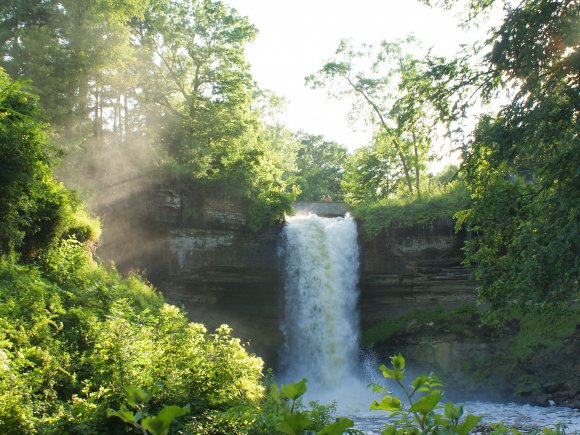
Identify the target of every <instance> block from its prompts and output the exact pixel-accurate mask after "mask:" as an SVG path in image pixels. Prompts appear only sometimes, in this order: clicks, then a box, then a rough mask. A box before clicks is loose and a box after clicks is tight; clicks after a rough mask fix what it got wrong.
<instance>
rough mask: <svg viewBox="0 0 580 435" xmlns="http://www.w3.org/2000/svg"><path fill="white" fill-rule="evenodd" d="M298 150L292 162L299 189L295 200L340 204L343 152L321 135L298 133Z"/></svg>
mask: <svg viewBox="0 0 580 435" xmlns="http://www.w3.org/2000/svg"><path fill="white" fill-rule="evenodd" d="M298 138H299V139H300V144H301V145H300V148H299V149H298V156H297V160H296V165H297V175H296V177H295V179H294V180H293V181H294V182H295V183H296V184H297V185H298V186H299V187H300V195H299V196H298V198H297V199H298V200H299V201H320V200H332V201H341V200H342V199H343V193H342V190H341V181H342V176H343V171H344V167H345V164H346V162H347V153H346V149H345V148H344V147H342V146H340V145H338V144H337V143H335V142H328V141H326V140H324V138H323V137H322V136H313V135H309V134H306V133H299V136H298Z"/></svg>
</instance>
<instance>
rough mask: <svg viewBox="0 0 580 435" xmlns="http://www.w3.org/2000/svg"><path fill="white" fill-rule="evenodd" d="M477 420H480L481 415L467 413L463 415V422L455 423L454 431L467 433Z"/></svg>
mask: <svg viewBox="0 0 580 435" xmlns="http://www.w3.org/2000/svg"><path fill="white" fill-rule="evenodd" d="M479 420H481V416H479V415H471V414H469V415H467V416H466V417H465V420H464V421H463V423H461V424H460V425H457V427H456V428H455V432H457V433H458V434H459V435H467V434H468V433H469V432H470V431H471V429H473V428H474V427H475V426H476V425H477V423H479Z"/></svg>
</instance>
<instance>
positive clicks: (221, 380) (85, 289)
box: [0, 239, 263, 433]
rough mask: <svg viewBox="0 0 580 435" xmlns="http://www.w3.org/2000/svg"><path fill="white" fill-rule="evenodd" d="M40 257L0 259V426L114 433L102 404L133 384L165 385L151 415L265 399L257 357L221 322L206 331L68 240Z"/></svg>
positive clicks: (118, 425) (120, 397) (117, 399)
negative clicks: (29, 261) (178, 406)
mask: <svg viewBox="0 0 580 435" xmlns="http://www.w3.org/2000/svg"><path fill="white" fill-rule="evenodd" d="M83 252H84V254H85V255H84V256H83V255H82V253H83ZM43 264H44V269H42V268H39V267H38V266H33V265H28V266H22V265H18V264H16V263H15V262H14V260H13V259H10V258H7V257H3V258H2V260H1V261H0V370H2V376H1V377H0V404H1V405H2V406H0V428H1V429H2V431H3V433H22V432H26V433H35V432H42V433H63V432H64V433H104V432H106V433H117V432H120V431H122V422H120V421H119V422H117V421H113V420H111V419H108V418H107V416H106V411H107V409H108V408H115V409H118V408H119V407H120V406H121V404H123V403H124V401H125V389H124V387H125V386H126V385H130V384H132V385H140V386H142V387H143V388H145V389H152V388H154V387H155V386H156V385H157V384H158V383H161V384H162V385H163V386H162V388H161V389H160V390H159V391H158V392H157V394H156V395H155V397H154V398H153V399H152V400H151V401H150V403H149V406H150V409H151V413H156V412H158V411H160V410H161V409H162V408H163V407H164V406H165V405H167V404H173V403H190V404H191V408H192V416H196V415H202V414H204V413H206V412H207V411H208V410H211V409H220V408H221V409H225V408H227V407H230V406H232V405H235V404H249V403H253V402H255V401H257V400H259V399H260V398H261V397H262V394H263V390H262V387H261V386H260V382H259V381H260V379H261V376H262V374H261V369H262V361H261V360H260V359H259V358H257V357H254V356H251V355H248V354H247V353H246V351H245V349H244V347H243V346H242V345H241V344H240V342H239V340H238V339H235V338H233V337H232V336H231V330H230V329H229V328H228V327H227V326H222V327H221V328H218V330H216V331H215V333H212V334H209V333H207V331H206V329H205V328H204V327H203V325H200V324H195V323H190V322H189V321H188V320H187V318H186V317H185V314H184V313H183V312H182V311H180V310H178V309H177V308H176V307H173V306H170V305H167V304H163V300H162V298H161V297H160V296H159V295H158V294H156V293H155V292H154V291H153V289H151V287H149V286H148V285H147V284H145V283H143V282H142V281H141V280H140V279H139V278H138V277H137V276H131V277H129V278H127V279H123V278H121V277H120V276H119V275H118V274H117V273H116V272H114V271H107V270H105V269H103V268H102V267H100V266H97V265H96V264H94V263H93V262H92V260H90V256H88V254H86V251H83V245H82V244H81V243H79V242H77V241H75V240H74V239H69V240H66V241H63V242H61V243H60V244H59V245H58V247H57V248H55V249H54V250H52V251H51V252H50V253H49V254H47V257H46V259H45V261H44V263H43ZM57 277H58V279H57Z"/></svg>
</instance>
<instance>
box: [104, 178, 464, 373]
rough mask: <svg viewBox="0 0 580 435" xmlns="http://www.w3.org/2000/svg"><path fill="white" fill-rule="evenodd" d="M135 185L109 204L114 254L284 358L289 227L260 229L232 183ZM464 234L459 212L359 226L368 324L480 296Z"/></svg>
mask: <svg viewBox="0 0 580 435" xmlns="http://www.w3.org/2000/svg"><path fill="white" fill-rule="evenodd" d="M127 191H128V189H127V186H123V192H127ZM129 191H131V192H133V194H132V195H130V196H129V197H128V198H127V199H126V200H125V201H118V202H116V203H114V204H115V205H113V206H111V205H110V204H111V202H109V207H110V208H109V209H108V210H107V213H106V215H105V217H104V227H105V237H104V239H103V246H102V247H101V251H100V254H101V256H104V257H106V258H109V259H113V260H114V261H115V263H116V264H117V267H118V268H119V269H120V270H121V271H127V270H129V269H138V270H141V271H143V272H144V274H145V275H146V277H147V278H148V279H149V280H151V282H153V284H155V285H156V286H157V287H158V288H160V289H161V290H162V291H163V293H164V294H165V296H166V297H167V299H168V301H169V302H171V303H174V304H176V305H178V306H184V307H185V308H186V309H187V311H188V313H189V315H190V318H191V319H192V320H194V321H200V322H203V323H205V324H206V325H207V326H208V328H210V329H212V328H214V327H216V326H218V325H219V324H221V323H227V324H229V325H230V326H232V327H233V328H234V331H235V333H236V335H237V336H239V337H241V338H242V339H243V340H244V341H249V342H250V348H251V350H253V351H255V352H257V353H259V354H260V355H261V356H263V357H265V359H266V360H267V362H268V363H269V364H270V365H275V363H276V359H277V352H278V349H279V348H280V347H281V344H282V335H281V332H280V329H279V324H280V318H281V315H282V306H281V278H280V267H279V261H280V260H279V258H278V254H277V252H278V251H277V250H278V243H279V238H280V231H281V228H282V227H281V226H274V227H271V228H269V229H267V230H264V231H261V232H258V233H253V232H251V231H250V230H249V229H248V227H247V225H246V222H245V218H244V216H245V214H244V207H245V204H244V202H243V200H242V199H241V198H237V197H235V196H231V195H230V194H228V193H227V192H225V191H216V190H214V191H211V192H210V191H205V192H199V191H194V190H192V189H191V188H188V187H187V186H179V185H176V184H175V183H164V182H157V183H153V182H151V183H149V184H146V183H143V182H141V183H135V186H134V188H133V189H129ZM114 195H115V193H114V192H111V193H110V195H109V196H114ZM111 207H112V208H111ZM313 207H314V208H313ZM297 209H298V210H301V211H303V212H309V211H314V212H318V213H320V214H324V215H327V216H335V215H337V214H338V215H341V214H344V213H345V212H346V207H345V206H344V205H341V204H338V205H337V204H330V203H315V204H298V206H297ZM463 239H464V236H463V235H462V234H460V235H456V234H455V233H454V232H453V228H452V222H451V221H450V220H441V221H438V222H436V223H435V224H433V225H427V226H415V227H410V228H405V229H393V230H391V231H390V232H389V233H388V234H379V235H378V236H372V237H370V236H367V235H365V234H364V232H362V231H359V245H360V250H361V266H360V270H361V278H360V290H361V294H360V319H361V320H362V324H363V326H366V325H369V324H372V323H374V322H376V321H378V320H382V319H384V318H386V317H388V316H392V315H396V314H399V313H402V312H406V311H409V310H413V309H415V308H420V307H422V306H425V305H434V304H435V305H442V306H449V305H454V304H458V303H460V302H462V301H464V300H466V299H469V298H471V297H472V294H473V287H474V286H473V283H472V282H469V281H468V271H466V270H465V269H464V268H463V267H462V266H461V265H460V262H461V253H460V247H461V245H462V244H463Z"/></svg>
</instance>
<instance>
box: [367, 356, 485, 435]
mask: <svg viewBox="0 0 580 435" xmlns="http://www.w3.org/2000/svg"><path fill="white" fill-rule="evenodd" d="M391 366H392V368H390V369H389V368H387V367H386V366H385V365H384V364H383V365H381V372H382V373H383V376H384V377H385V378H386V379H392V380H394V381H395V382H396V383H397V385H398V386H399V387H400V388H401V389H402V391H403V393H404V394H405V399H406V403H405V402H404V401H402V400H401V399H399V398H397V397H395V396H393V395H392V394H391V393H389V392H388V391H387V390H386V388H385V387H383V386H381V385H378V384H374V386H373V391H375V392H381V393H387V394H386V395H385V396H384V397H383V398H382V399H381V401H380V402H378V401H374V402H373V403H372V405H371V407H370V409H372V410H377V411H387V412H388V413H389V420H390V422H392V424H389V423H387V424H386V425H385V429H384V430H383V432H382V433H383V434H384V435H395V434H405V435H408V434H417V435H418V434H430V433H441V434H457V435H467V434H468V433H470V432H471V430H472V429H473V428H474V427H475V426H476V425H477V423H479V420H480V419H481V417H478V416H475V415H466V416H465V417H464V418H463V421H461V417H462V416H463V406H461V405H459V406H455V405H453V404H452V403H451V402H446V403H445V406H444V407H443V409H444V413H443V415H441V414H440V413H437V412H436V411H437V410H438V409H440V408H442V406H441V405H440V402H441V399H442V397H443V390H442V387H443V384H441V382H440V381H439V380H438V379H437V377H436V376H435V375H434V374H432V373H431V374H429V375H421V376H418V377H417V378H415V379H414V380H413V381H412V382H411V385H410V389H409V388H407V387H405V386H404V385H403V380H404V379H405V378H406V375H405V358H403V356H402V355H401V354H399V355H395V356H392V357H391ZM460 421H461V423H460Z"/></svg>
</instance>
